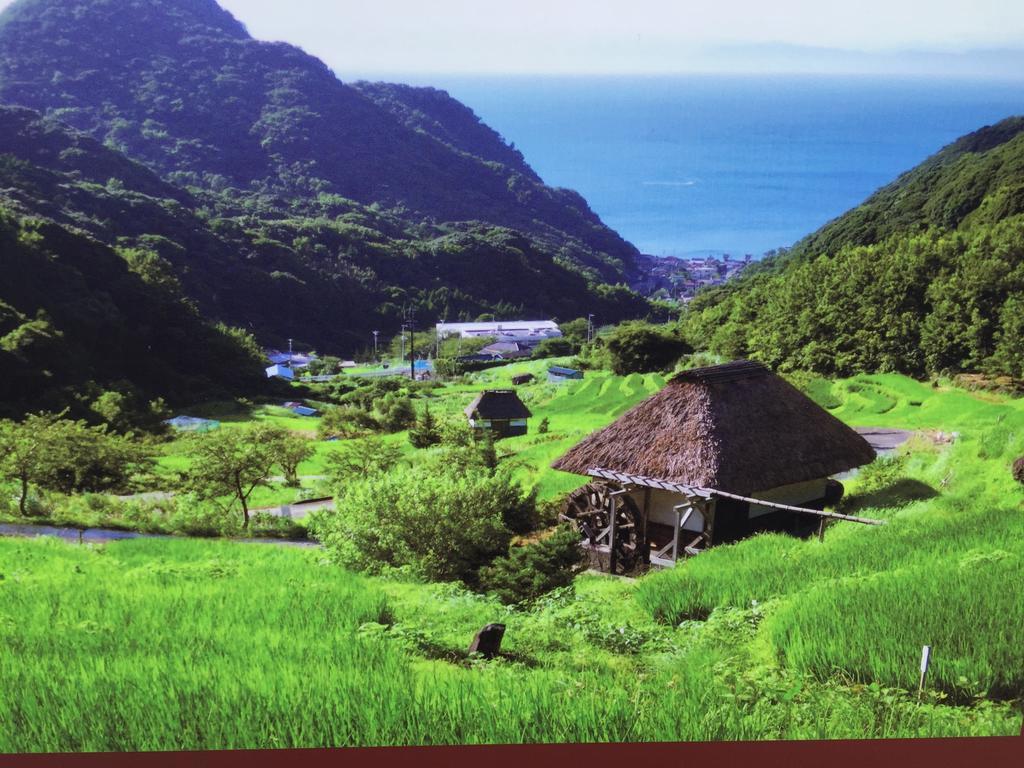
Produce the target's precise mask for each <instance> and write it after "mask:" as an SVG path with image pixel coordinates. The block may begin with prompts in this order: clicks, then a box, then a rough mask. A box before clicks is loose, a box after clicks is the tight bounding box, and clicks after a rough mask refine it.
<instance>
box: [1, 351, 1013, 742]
mask: <svg viewBox="0 0 1024 768" xmlns="http://www.w3.org/2000/svg"><path fill="white" fill-rule="evenodd" d="M526 367H527V368H528V367H529V364H526ZM522 369H523V368H522V367H514V366H509V367H508V368H507V369H504V370H498V371H495V372H493V373H492V376H493V380H492V382H491V383H492V384H497V383H500V382H502V381H504V380H505V378H506V377H507V376H508V375H510V374H511V372H512V371H519V370H522ZM489 373H490V372H489ZM477 383H478V384H479V385H481V386H483V385H485V382H483V381H480V382H477ZM805 385H807V386H808V388H809V390H810V391H811V392H812V393H813V394H814V396H815V397H816V398H817V399H818V400H819V401H820V402H821V403H822V404H823V405H826V406H828V407H829V408H830V410H832V412H833V413H835V414H836V415H838V416H840V417H841V418H843V419H844V420H846V421H848V422H849V423H853V424H872V425H883V424H891V425H898V426H911V427H914V428H916V429H920V430H922V432H923V434H922V435H921V436H918V437H916V438H914V439H913V440H912V441H911V442H910V443H908V444H907V446H906V447H905V448H904V449H902V450H901V451H900V453H899V454H898V455H897V456H895V457H894V458H891V459H887V460H881V461H878V462H876V463H875V464H873V465H871V466H869V467H866V468H864V469H862V470H861V472H860V474H859V475H858V477H856V478H855V479H853V480H851V481H847V488H848V491H849V495H848V497H847V499H846V501H845V502H844V505H845V507H844V508H845V509H847V510H856V513H857V514H862V515H865V516H868V517H874V518H881V519H884V520H886V522H887V524H886V525H885V526H882V527H869V526H862V525H856V524H854V523H846V522H838V523H835V524H834V525H832V526H830V527H829V529H828V532H827V534H826V536H825V540H824V542H819V541H818V540H817V538H812V539H810V540H800V539H796V538H792V537H789V536H785V535H781V534H766V535H760V536H756V537H754V538H753V539H750V540H747V541H743V542H739V543H737V544H734V545H730V546H722V547H717V548H715V549H714V550H712V551H709V552H706V553H704V554H702V555H700V556H698V557H696V558H693V559H690V560H687V561H686V562H684V563H682V564H681V565H680V566H678V567H677V568H675V569H673V570H667V571H662V572H659V573H654V574H651V575H648V576H645V577H643V578H641V579H638V580H635V581H634V580H629V579H617V578H609V577H606V576H602V575H594V574H585V575H582V576H580V577H578V578H577V579H576V581H575V583H574V585H573V586H572V587H570V588H566V589H561V590H559V591H557V592H554V593H552V594H549V595H548V596H546V597H544V598H542V599H540V600H538V601H536V602H535V603H533V604H528V605H524V606H520V607H515V608H510V607H508V606H505V605H502V604H500V603H499V602H498V601H497V600H496V599H494V598H493V597H490V596H485V595H479V594H474V593H472V592H469V591H467V590H466V589H464V588H462V587H460V586H458V585H456V584H430V583H423V582H418V581H415V580H410V579H408V578H404V577H402V576H400V575H397V574H396V575H392V576H390V577H389V578H371V577H359V576H356V575H355V574H351V573H348V572H346V571H344V570H342V569H340V568H339V567H337V566H335V565H333V564H331V563H330V561H329V560H328V559H326V558H325V553H324V552H321V551H316V550H314V551H309V550H299V549H293V548H291V547H279V546H274V545H267V544H259V545H253V544H239V543H231V542H202V541H188V540H170V541H168V540H138V541H128V542H115V543H109V544H102V545H85V546H80V545H74V544H67V543H61V542H55V541H47V540H36V541H24V540H14V539H0V572H2V573H3V574H4V575H5V580H4V582H3V584H4V586H3V588H2V589H0V637H2V639H3V643H0V671H2V673H3V676H4V679H5V680H7V681H9V683H10V684H9V685H8V686H6V687H5V688H4V690H3V691H2V692H0V719H2V720H3V721H5V722H14V723H17V724H18V727H17V728H12V729H7V730H4V731H3V732H2V733H0V751H44V750H45V751H54V752H63V751H106V750H165V749H223V748H281V747H341V746H357V745H375V746H379V745H412V744H477V743H492V744H507V743H522V742H568V743H584V742H604V741H630V742H644V741H689V740H694V741H711V740H764V739H832V738H856V739H864V738H882V737H900V738H925V737H940V736H941V737H948V736H996V735H1003V736H1012V735H1015V734H1018V733H1019V732H1020V727H1021V714H1020V710H1019V702H1020V697H1021V696H1022V694H1024V677H1022V670H1024V658H1022V656H1021V652H1022V651H1021V649H1022V648H1024V644H1022V643H1021V636H1020V633H1021V627H1020V610H1019V602H1020V601H1019V589H1016V588H1015V586H1016V585H1019V584H1020V583H1021V574H1022V565H1024V549H1022V546H1021V541H1022V538H1021V532H1022V524H1021V515H1020V514H1019V513H1020V504H1021V489H1020V486H1019V485H1018V484H1016V483H1015V482H1014V481H1013V479H1012V477H1011V475H1010V470H1009V467H1010V462H1011V461H1012V459H1013V457H1015V456H1017V455H1019V454H1020V453H1021V452H1024V409H1022V405H1024V401H1022V400H1020V399H1011V398H1006V397H999V396H984V397H980V396H977V395H974V394H971V393H969V392H966V391H963V390H960V389H956V388H953V387H950V386H948V385H942V386H940V387H938V388H933V387H931V386H930V385H926V384H921V383H919V382H915V381H913V380H911V379H908V378H906V377H903V376H897V375H892V374H889V375H877V376H858V377H854V378H852V379H846V380H840V381H834V382H833V381H827V380H815V381H810V382H805ZM657 386H658V380H657V379H656V378H653V377H644V379H643V380H641V379H640V378H638V377H628V378H622V377H611V376H608V377H595V378H592V379H590V380H588V381H584V382H579V383H577V384H573V385H570V386H568V387H561V388H557V389H555V390H553V391H549V390H548V387H547V385H546V384H544V383H539V384H536V385H534V387H533V388H532V389H531V390H530V393H531V395H532V396H533V398H532V401H531V407H532V408H534V409H535V410H536V412H537V413H538V415H539V414H544V415H545V416H548V417H549V418H550V420H551V423H552V427H553V432H552V436H553V438H554V440H553V443H554V442H555V441H557V440H560V439H561V436H559V435H556V434H555V433H557V432H560V431H561V430H563V429H573V425H575V424H583V423H587V424H594V425H597V424H600V423H606V422H607V421H608V420H609V419H610V418H612V417H613V416H614V415H615V414H617V413H618V412H620V411H621V409H622V408H624V407H628V404H629V403H631V402H634V401H635V398H636V397H637V396H638V395H639V393H640V392H641V390H646V389H650V388H656V387H657ZM468 394H469V392H468V389H467V391H466V392H463V393H458V392H451V393H448V396H450V397H451V398H452V402H451V403H450V404H448V405H449V406H450V407H451V408H452V409H454V408H455V407H456V406H457V405H458V403H459V402H462V399H463V398H464V396H467V395H468ZM446 407H448V406H446ZM587 413H589V414H591V416H590V417H587V416H586V415H585V414H587ZM570 414H571V415H572V417H573V418H572V420H571V421H568V420H567V421H565V422H563V423H562V424H561V426H559V418H560V415H564V416H566V417H568V416H569V415H570ZM587 418H592V419H593V421H592V422H587V421H586V420H587ZM950 430H955V431H958V432H959V436H958V438H957V439H956V440H955V441H954V442H953V443H952V444H950V443H947V442H942V441H941V440H936V438H937V437H938V436H937V435H936V434H935V433H936V432H937V431H944V432H946V434H947V435H948V433H949V431H950ZM535 437H537V438H540V437H542V436H541V435H536V436H535ZM529 439H530V438H516V440H521V441H526V440H529ZM510 443H511V441H509V445H510V447H511V444H510ZM503 444H505V441H503ZM538 446H539V443H538V444H533V445H529V444H527V443H526V442H520V443H518V444H517V445H516V446H515V447H516V456H515V458H517V459H522V458H524V457H526V456H530V455H531V454H530V452H531V451H533V450H534V448H535V447H538ZM534 459H536V456H533V457H532V458H530V460H529V461H528V462H526V463H529V464H533V463H534ZM512 460H515V459H507V461H512ZM580 480H581V479H580V478H576V481H577V482H579V481H580ZM494 621H500V622H502V623H504V624H505V625H506V627H507V630H506V634H505V639H504V644H503V651H504V653H503V655H502V656H501V657H500V658H498V659H495V660H493V661H484V660H483V659H473V658H469V657H468V655H467V653H466V647H467V645H468V643H469V640H470V639H471V638H472V636H473V634H474V633H475V632H477V631H478V630H479V629H480V628H481V627H482V626H484V625H485V624H487V623H489V622H494ZM926 644H928V645H931V646H932V647H933V657H932V667H931V673H930V676H929V681H928V685H927V687H926V690H925V691H924V694H923V695H922V696H921V697H920V698H919V697H918V694H917V682H918V678H917V669H918V660H919V656H920V652H921V646H922V645H926ZM182 649H187V650H188V651H189V652H188V654H187V656H186V655H183V654H182V652H181V651H182Z"/></svg>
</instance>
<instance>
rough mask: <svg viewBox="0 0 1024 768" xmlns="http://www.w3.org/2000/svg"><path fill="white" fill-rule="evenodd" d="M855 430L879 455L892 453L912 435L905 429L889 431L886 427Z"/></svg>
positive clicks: (858, 428) (857, 428)
mask: <svg viewBox="0 0 1024 768" xmlns="http://www.w3.org/2000/svg"><path fill="white" fill-rule="evenodd" d="M855 429H856V431H857V433H858V434H859V435H860V436H861V437H863V438H864V439H865V440H867V441H868V443H869V444H870V445H871V447H872V448H874V449H875V453H877V454H879V455H884V454H889V453H892V452H893V451H895V450H896V449H897V448H899V447H900V446H901V445H903V444H904V443H905V442H907V440H909V439H910V438H911V437H913V435H914V433H913V432H908V431H907V430H905V429H890V428H888V427H855Z"/></svg>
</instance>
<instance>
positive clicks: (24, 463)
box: [0, 413, 150, 514]
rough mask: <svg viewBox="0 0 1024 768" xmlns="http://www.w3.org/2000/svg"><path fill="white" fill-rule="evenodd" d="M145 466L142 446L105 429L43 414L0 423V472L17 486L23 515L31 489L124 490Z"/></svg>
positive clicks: (19, 507) (73, 490)
mask: <svg viewBox="0 0 1024 768" xmlns="http://www.w3.org/2000/svg"><path fill="white" fill-rule="evenodd" d="M149 463H150V459H149V457H148V456H147V454H146V452H145V450H144V449H143V448H142V447H141V446H139V445H136V444H135V443H133V442H132V441H130V440H128V439H127V438H123V437H121V436H119V435H116V434H112V433H109V432H108V431H107V428H106V426H105V425H104V426H100V427H90V426H89V425H88V424H86V423H85V422H84V421H71V420H69V419H65V418H63V414H47V413H39V414H31V415H29V416H28V417H26V419H25V420H24V421H22V422H20V423H17V422H12V421H4V422H0V473H2V476H3V477H5V478H7V479H10V480H15V481H17V483H18V485H19V488H20V493H19V501H18V509H19V511H20V512H21V513H22V514H25V512H26V510H27V500H28V492H29V488H30V486H32V485H36V486H38V487H40V488H45V489H47V490H53V491H59V492H61V493H65V494H70V493H76V492H83V491H89V492H100V491H107V490H112V489H116V488H124V487H125V486H126V485H127V482H128V480H129V478H130V477H131V475H132V474H134V473H135V472H138V471H142V470H144V469H145V468H146V467H147V465H148V464H149Z"/></svg>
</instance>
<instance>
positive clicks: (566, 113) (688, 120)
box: [420, 75, 1024, 256]
mask: <svg viewBox="0 0 1024 768" xmlns="http://www.w3.org/2000/svg"><path fill="white" fill-rule="evenodd" d="M420 84H430V85H433V86H435V87H439V88H443V89H445V90H447V91H448V92H449V93H450V94H451V95H452V96H454V97H455V98H457V99H459V100H460V101H462V102H464V103H465V104H467V105H468V106H470V107H471V108H472V109H473V110H474V111H475V112H476V113H477V114H478V115H479V116H480V117H481V118H482V119H483V120H484V122H486V123H487V124H489V125H490V126H491V127H493V128H494V129H495V130H497V131H498V132H499V133H501V134H502V135H503V136H504V137H505V138H506V139H507V140H508V141H510V142H514V144H515V145H516V147H517V148H519V149H520V150H521V151H522V152H523V154H524V155H525V156H526V160H527V162H529V163H530V165H532V166H533V168H534V169H536V171H537V172H538V173H539V174H540V175H541V177H542V178H543V179H544V180H545V181H546V182H547V183H548V184H551V185H554V186H560V187H569V188H572V189H575V190H577V191H578V192H580V193H581V194H582V195H583V196H584V197H585V198H586V199H587V201H588V202H589V203H590V205H591V207H592V208H593V209H594V211H596V212H597V213H598V214H599V215H600V216H601V218H602V219H603V220H604V221H605V222H606V223H607V224H608V225H610V226H611V227H612V228H614V229H615V230H617V231H618V232H619V233H620V234H621V235H622V236H623V237H625V238H626V239H627V240H629V241H631V242H632V243H634V244H635V245H636V246H637V247H638V248H640V250H641V251H643V252H645V253H649V254H653V255H658V256H685V255H691V254H704V253H721V252H726V253H730V254H732V255H734V256H739V255H744V254H748V253H749V254H752V255H754V256H760V255H761V254H763V253H764V252H765V251H768V250H770V249H774V248H778V247H780V246H789V245H792V244H793V243H794V242H796V241H797V240H799V239H800V238H801V237H803V236H804V235H806V234H808V233H810V232H812V231H814V230H815V229H817V228H818V227H820V226H821V225H823V224H825V223H826V222H828V221H829V220H831V219H833V218H835V217H836V216H838V215H840V214H841V213H843V212H844V211H846V210H848V209H849V208H851V207H853V206H855V205H857V204H858V203H860V202H861V201H863V200H864V199H865V198H866V197H868V196H869V195H870V194H871V193H872V192H874V191H875V190H876V189H878V188H879V187H880V186H883V185H885V184H887V183H889V182H890V181H892V180H893V179H895V178H896V177H897V176H898V175H899V174H900V173H902V172H903V171H906V170H909V169H910V168H912V167H914V166H915V165H917V164H918V163H920V162H921V161H922V160H924V159H925V158H927V157H928V156H929V155H931V154H933V153H934V152H936V151H938V150H939V149H940V148H942V147H943V146H944V145H946V144H948V143H949V142H951V141H953V140H955V139H956V138H958V137H959V136H962V135H963V134H965V133H969V132H971V131H973V130H976V129H978V128H980V127H982V126H984V125H987V124H991V123H993V122H996V121H998V120H1001V119H1002V118H1005V117H1008V116H1010V115H1015V114H1016V115H1019V114H1024V82H1020V81H1017V82H1013V81H1005V82H972V81H965V80H956V81H951V80H939V79H913V80H911V79H889V80H883V79H879V78H866V77H812V76H787V77H778V76H764V77H738V76H707V75H701V76H686V77H676V76H673V77H649V78H635V77H577V78H542V77H525V76H523V77H501V78H498V77H476V78H467V77H447V78H446V77H438V76H433V77H431V78H429V79H424V80H422V81H421V83H420Z"/></svg>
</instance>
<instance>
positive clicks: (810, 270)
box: [684, 117, 1024, 376]
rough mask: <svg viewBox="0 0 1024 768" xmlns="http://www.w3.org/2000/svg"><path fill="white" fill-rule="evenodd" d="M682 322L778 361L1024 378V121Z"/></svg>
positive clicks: (917, 172)
mask: <svg viewBox="0 0 1024 768" xmlns="http://www.w3.org/2000/svg"><path fill="white" fill-rule="evenodd" d="M684 325H685V330H686V333H687V334H688V335H689V336H690V337H691V339H692V340H693V341H694V342H695V343H696V344H698V345H699V346H702V347H706V348H709V349H712V350H714V351H718V352H721V353H724V354H727V355H732V356H750V357H754V358H757V359H760V360H763V361H765V362H767V363H769V364H771V365H773V366H776V367H780V368H783V369H787V368H789V369H805V370H813V371H818V372H821V373H825V374H840V375H847V374H852V373H857V372H873V371H900V372H905V373H910V374H914V375H924V374H935V373H943V372H960V371H981V372H988V373H997V374H1010V375H1014V376H1022V375H1024V118H1020V117H1014V118H1010V119H1007V120H1004V121H1002V122H1000V123H999V124H997V125H994V126H989V127H986V128H983V129H981V130H979V131H976V132H974V133H972V134H970V135H968V136H965V137H963V138H961V139H959V140H958V141H956V142H954V143H953V144H951V145H950V146H948V147H946V148H945V149H943V150H942V151H940V152H938V153H937V154H936V155H934V156H933V157H931V158H929V159H928V160H927V161H925V162H924V163H922V164H921V165H920V166H918V167H917V168H915V169H913V170H912V171H909V172H908V173H905V174H903V175H902V176H901V177H900V178H899V179H897V180H896V181H895V182H893V183H892V184H890V185H889V186H887V187H884V188H883V189H881V190H879V191H878V192H877V193H876V194H875V195H873V196H872V197H871V198H869V199H868V200H867V201H866V202H865V203H864V204H863V205H861V206H859V207H857V208H855V209H853V210H852V211H850V212H848V213H847V214H845V215H843V216H841V217H840V218H838V219H836V220H835V221H833V222H830V223H829V224H828V225H826V226H825V227H823V228H822V229H821V230H820V231H818V232H816V233H814V234H812V235H810V236H809V237H807V238H805V239H804V240H803V241H801V242H800V243H798V244H797V245H796V246H795V247H794V248H793V249H792V250H791V251H790V252H788V253H786V254H784V255H783V256H780V257H776V258H775V259H773V260H771V261H770V263H767V264H765V265H763V266H762V267H761V268H760V269H756V270H753V271H752V273H751V274H749V275H747V276H745V277H744V278H742V279H741V280H738V281H736V282H735V283H733V284H730V285H727V286H725V287H723V288H719V289H715V290H712V291H708V292H706V293H704V294H702V295H700V296H698V297H697V299H695V300H694V301H693V303H692V304H691V305H690V307H689V310H688V312H687V314H686V317H685V318H684Z"/></svg>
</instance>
